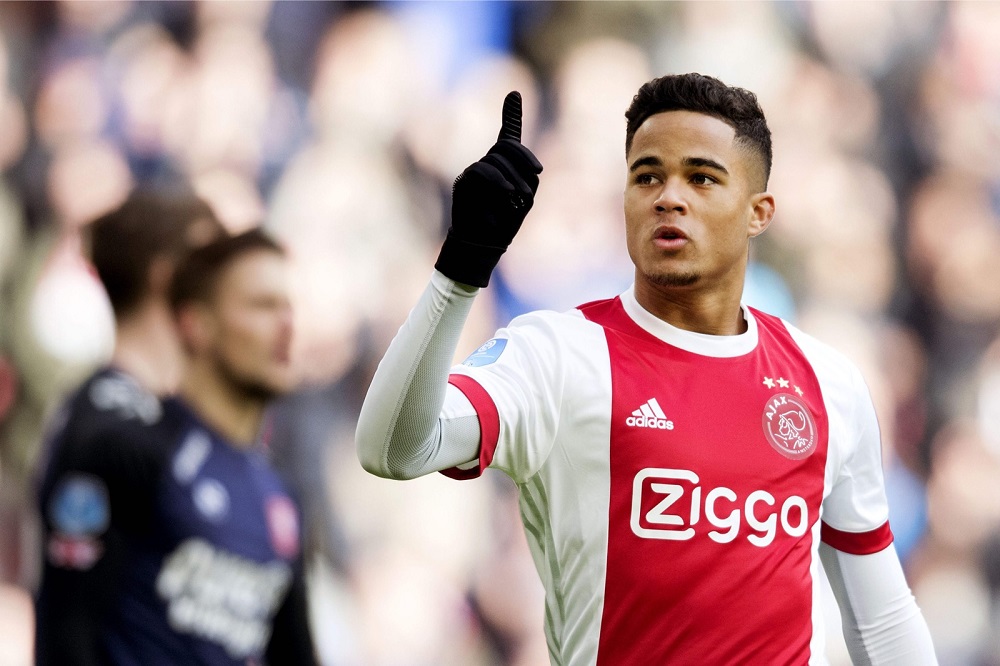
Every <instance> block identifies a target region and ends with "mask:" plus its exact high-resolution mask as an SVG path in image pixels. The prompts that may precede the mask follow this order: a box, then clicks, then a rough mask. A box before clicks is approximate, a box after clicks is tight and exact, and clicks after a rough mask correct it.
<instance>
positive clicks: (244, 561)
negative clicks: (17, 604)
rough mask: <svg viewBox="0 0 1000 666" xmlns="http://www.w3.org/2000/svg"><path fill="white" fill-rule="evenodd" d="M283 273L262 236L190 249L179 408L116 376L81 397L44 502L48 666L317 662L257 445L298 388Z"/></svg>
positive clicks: (277, 493)
mask: <svg viewBox="0 0 1000 666" xmlns="http://www.w3.org/2000/svg"><path fill="white" fill-rule="evenodd" d="M286 269H287V266H286V260H285V257H284V253H283V251H282V249H281V248H280V246H278V245H277V244H276V243H275V242H274V241H273V240H271V239H270V238H269V237H268V236H266V235H265V234H263V232H261V231H259V230H251V231H248V232H245V233H243V234H241V235H239V236H235V237H222V238H219V239H217V240H215V241H213V242H211V243H209V244H207V245H205V246H203V247H201V248H198V249H196V250H194V251H193V252H192V253H190V255H189V256H188V257H187V258H186V259H185V260H184V261H183V262H182V264H181V265H180V266H179V267H178V269H177V272H176V274H175V275H174V276H173V280H172V286H171V290H170V305H171V308H172V310H173V314H174V316H175V317H176V323H177V328H178V331H179V333H180V340H181V343H182V347H183V349H184V352H185V355H186V359H187V365H186V368H185V370H184V372H183V375H182V378H181V382H180V391H179V397H178V398H173V399H166V400H163V401H160V400H157V399H156V398H155V396H153V395H152V394H151V393H149V392H147V391H145V390H144V389H143V388H142V387H140V386H139V385H138V384H137V383H135V382H134V381H133V380H131V379H130V378H129V377H128V376H125V375H121V374H114V373H113V372H112V373H111V374H108V375H106V376H103V377H98V378H97V379H96V380H93V381H91V382H89V383H88V384H86V385H85V386H84V387H83V389H82V390H81V391H80V392H79V393H78V394H77V395H76V396H75V397H74V398H73V399H72V402H71V407H70V409H71V413H74V414H75V415H76V421H75V422H74V426H73V428H72V429H69V428H67V427H63V428H61V429H60V430H58V431H57V436H56V443H55V448H54V452H53V455H52V461H51V463H50V465H49V469H48V471H47V474H46V476H45V480H44V484H43V487H42V493H41V509H42V511H43V514H44V519H45V527H46V536H47V553H46V563H45V571H44V577H43V582H42V586H41V590H40V593H39V599H38V604H37V606H38V629H37V636H36V652H37V660H38V663H40V664H98V663H100V664H139V663H141V664H148V665H157V664H164V665H166V664H192V663H198V664H220V665H221V664H227V665H229V664H232V665H234V666H235V665H236V664H241V665H243V664H248V663H260V662H262V661H263V660H265V659H266V661H267V662H268V663H271V664H305V665H307V666H308V665H309V664H312V663H315V657H314V651H313V646H312V639H311V635H310V632H309V624H308V618H307V615H306V596H305V587H304V580H303V571H302V563H301V557H300V543H301V542H300V534H299V522H300V520H299V514H298V509H297V508H296V506H295V504H294V502H293V501H292V499H291V497H290V496H289V494H288V492H287V490H286V488H285V486H284V484H283V482H282V481H281V480H280V479H279V478H278V476H277V475H276V474H275V472H274V471H273V470H272V468H271V467H270V465H269V463H268V462H267V460H266V458H265V457H264V454H263V452H262V451H261V450H260V446H259V442H258V430H259V429H260V425H261V420H262V417H263V413H264V409H265V406H266V404H267V403H268V402H269V401H270V399H271V398H273V397H274V396H276V395H278V394H280V393H283V392H285V391H286V390H288V389H289V388H290V384H291V374H290V366H289V345H290V341H291V317H290V308H289V298H288V283H287V275H286Z"/></svg>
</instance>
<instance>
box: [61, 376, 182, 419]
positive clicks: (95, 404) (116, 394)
mask: <svg viewBox="0 0 1000 666" xmlns="http://www.w3.org/2000/svg"><path fill="white" fill-rule="evenodd" d="M80 397H81V398H82V399H84V401H85V403H84V408H85V409H87V410H89V411H90V412H92V413H94V414H95V415H99V416H104V417H105V419H106V420H108V421H112V422H122V423H135V424H138V425H153V424H155V423H157V422H158V421H159V420H160V418H161V417H162V415H163V407H162V404H161V402H160V399H159V398H158V397H157V396H155V395H154V394H153V393H151V392H149V391H148V390H147V389H145V388H144V387H143V386H142V385H141V384H140V383H139V382H138V381H137V380H136V379H135V378H134V377H132V376H131V375H129V374H127V373H125V372H121V371H119V370H113V369H108V370H104V371H102V372H99V373H97V374H95V375H94V376H93V377H92V378H91V379H90V380H89V381H87V383H86V384H85V385H84V386H83V387H82V389H81V396H80Z"/></svg>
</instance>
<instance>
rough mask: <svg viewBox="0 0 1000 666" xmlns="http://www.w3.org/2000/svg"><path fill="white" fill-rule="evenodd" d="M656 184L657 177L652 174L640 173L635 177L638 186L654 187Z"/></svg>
mask: <svg viewBox="0 0 1000 666" xmlns="http://www.w3.org/2000/svg"><path fill="white" fill-rule="evenodd" d="M654 183H656V176H654V175H653V174H651V173H640V174H638V175H637V176H636V177H635V184H636V185H653V184H654Z"/></svg>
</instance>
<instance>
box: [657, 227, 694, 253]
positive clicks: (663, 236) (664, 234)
mask: <svg viewBox="0 0 1000 666" xmlns="http://www.w3.org/2000/svg"><path fill="white" fill-rule="evenodd" d="M688 240H690V239H689V238H688V236H687V234H685V233H684V231H683V230H681V229H680V227H675V226H672V225H663V226H660V227H657V228H656V230H655V231H654V232H653V243H655V244H656V246H657V247H660V248H663V249H665V250H676V249H680V248H681V247H683V246H684V245H685V244H686V243H687V242H688Z"/></svg>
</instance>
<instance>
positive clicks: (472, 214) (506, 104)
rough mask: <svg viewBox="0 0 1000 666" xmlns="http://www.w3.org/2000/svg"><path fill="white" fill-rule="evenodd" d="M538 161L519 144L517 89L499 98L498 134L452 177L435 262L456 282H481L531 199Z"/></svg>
mask: <svg viewBox="0 0 1000 666" xmlns="http://www.w3.org/2000/svg"><path fill="white" fill-rule="evenodd" d="M541 171H542V165H541V164H540V163H539V161H538V159H536V158H535V156H534V155H532V154H531V151H530V150H528V149H527V148H525V147H524V146H523V145H522V144H521V93H519V92H517V91H513V92H511V93H508V94H507V97H506V98H505V99H504V101H503V125H502V126H501V128H500V136H499V137H498V138H497V142H496V143H495V144H493V147H492V148H490V150H489V152H487V153H486V155H485V156H484V157H483V158H482V159H481V160H479V161H478V162H475V163H474V164H472V165H470V166H469V168H467V169H466V170H465V171H463V172H462V173H461V175H459V177H458V178H456V179H455V185H454V188H453V190H452V197H451V227H450V228H449V229H448V236H447V238H445V241H444V245H443V246H442V247H441V253H440V254H439V255H438V259H437V263H435V264H434V268H436V269H438V270H439V271H441V272H442V273H444V274H445V275H446V276H447V277H449V278H451V279H452V280H454V281H456V282H461V283H462V284H467V285H470V286H473V287H485V286H486V285H487V284H489V282H490V274H491V273H492V272H493V269H494V268H496V265H497V262H498V261H500V256H501V255H502V254H503V253H504V252H505V251H506V250H507V246H508V245H510V242H511V241H512V240H513V239H514V235H515V234H516V233H517V230H518V229H520V228H521V223H522V222H524V218H525V216H526V215H527V214H528V211H529V210H531V206H532V204H534V202H535V192H536V191H537V190H538V174H539V173H541Z"/></svg>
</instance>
